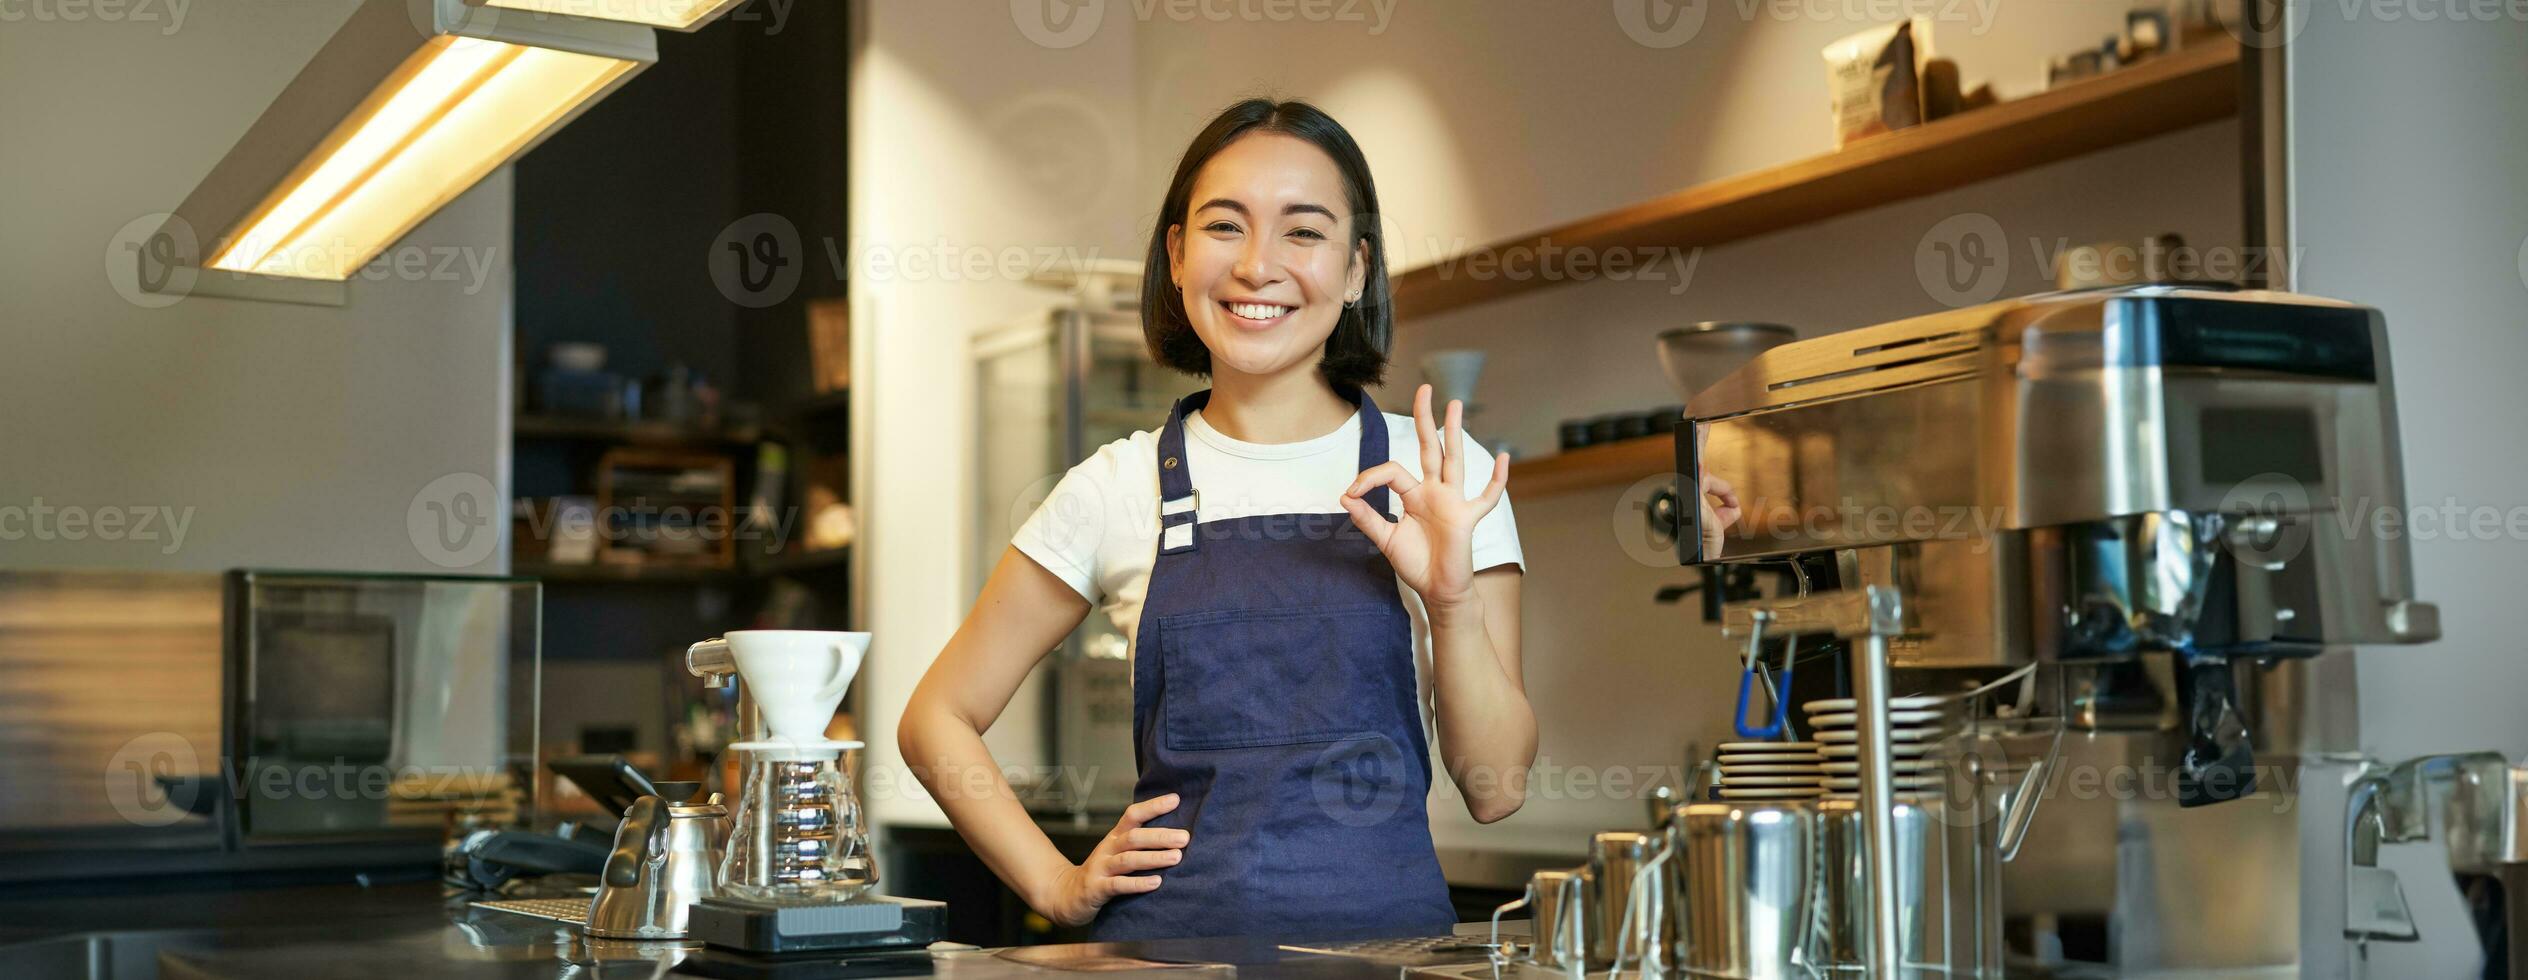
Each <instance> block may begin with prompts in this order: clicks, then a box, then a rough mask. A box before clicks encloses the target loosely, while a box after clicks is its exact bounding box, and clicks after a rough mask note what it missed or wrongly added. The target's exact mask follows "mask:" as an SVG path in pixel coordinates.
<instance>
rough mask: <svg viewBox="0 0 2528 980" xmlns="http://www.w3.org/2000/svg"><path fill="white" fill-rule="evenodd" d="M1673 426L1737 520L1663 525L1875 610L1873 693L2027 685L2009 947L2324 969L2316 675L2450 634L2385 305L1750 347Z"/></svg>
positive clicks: (2323, 682)
mask: <svg viewBox="0 0 2528 980" xmlns="http://www.w3.org/2000/svg"><path fill="white" fill-rule="evenodd" d="M1687 415H1688V416H1689V420H1690V423H1691V424H1690V425H1688V426H1685V427H1682V428H1680V429H1679V430H1678V439H1677V457H1678V471H1679V472H1680V473H1681V474H1684V479H1685V481H1686V482H1685V483H1683V484H1682V485H1683V486H1696V485H1698V483H1697V482H1696V481H1701V482H1700V483H1699V485H1701V486H1703V487H1704V488H1705V489H1706V490H1712V489H1717V487H1716V484H1717V483H1725V484H1726V485H1727V486H1728V487H1730V488H1732V489H1734V491H1735V494H1736V496H1737V498H1738V501H1739V503H1740V507H1741V513H1740V515H1739V517H1738V519H1737V520H1736V522H1735V523H1734V525H1733V526H1731V527H1729V528H1728V529H1727V531H1726V533H1725V534H1724V535H1723V536H1722V538H1721V542H1722V543H1721V545H1720V548H1719V549H1718V553H1712V554H1706V553H1704V546H1703V543H1702V541H1703V536H1702V534H1700V533H1698V532H1699V531H1700V528H1699V526H1697V525H1698V524H1699V521H1700V516H1699V515H1698V514H1697V513H1696V510H1697V508H1693V507H1682V508H1679V510H1680V511H1682V512H1683V515H1684V516H1683V522H1684V523H1685V524H1686V526H1685V527H1684V528H1683V529H1682V531H1681V533H1679V534H1678V541H1679V549H1680V552H1681V557H1682V558H1683V559H1684V560H1685V561H1686V562H1688V563H1695V564H1712V563H1753V564H1770V563H1789V564H1791V565H1792V566H1793V567H1794V569H1795V571H1796V579H1797V581H1798V582H1800V583H1801V587H1802V588H1803V589H1816V590H1818V591H1820V592H1831V591H1842V592H1848V593H1856V594H1868V595H1872V596H1893V597H1896V598H1897V599H1898V600H1899V601H1898V602H1896V603H1893V604H1892V605H1900V606H1901V613H1900V614H1898V616H1897V619H1896V624H1895V625H1894V627H1893V628H1891V629H1888V630H1884V631H1883V632H1888V633H1892V635H1888V636H1885V637H1884V641H1883V642H1884V654H1883V658H1884V661H1885V664H1886V665H1887V666H1888V667H1890V668H1892V669H1893V670H1894V672H1895V676H1896V677H1897V678H1898V680H1897V689H1895V690H1893V691H1892V692H1885V691H1882V692H1880V693H1882V694H1885V693H1893V694H1900V695H1901V694H1909V693H1917V692H1923V691H1938V690H1947V691H1955V690H1958V689H1960V688H1964V687H1972V686H1974V685H1975V684H1976V683H1977V682H1978V681H1980V680H1983V679H1988V678H1990V677H1991V676H1993V675H1995V674H1997V673H2001V672H2002V669H2008V668H2014V667H2019V666H2023V665H2027V664H2030V663H2034V664H2037V665H2038V669H2037V672H2036V675H2035V676H2036V678H2037V679H2038V680H2037V683H2039V684H2041V685H2043V686H2044V687H2045V689H2046V690H2048V691H2049V692H2050V693H2051V694H2052V695H2053V696H2052V697H2051V699H2050V700H2045V699H2040V700H2044V701H2045V704H2046V706H2045V707H2043V708H2041V709H2040V710H2042V711H2045V712H2046V713H2050V714H2056V715H2059V716H2060V718H2059V722H2060V724H2061V727H2062V730H2064V731H2065V732H2066V733H2067V734H2066V737H2064V738H2063V739H2062V740H2061V746H2062V749H2061V751H2062V757H2061V759H2060V761H2059V764H2058V766H2057V768H2056V770H2055V771H2054V772H2053V773H2051V774H2049V778H2047V780H2046V784H2047V785H2046V787H2045V791H2044V794H2043V796H2042V797H2041V799H2042V803H2041V804H2040V805H2039V806H2038V808H2037V810H2036V812H2035V814H2034V819H2033V823H2032V825H2031V826H2030V828H2029V829H2028V831H2027V836H2026V843H2027V847H2026V849H2025V851H2026V855H2027V857H2026V859H2024V860H2021V861H2018V862H2014V863H2013V864H2012V865H2011V866H2010V870H2009V873H2008V874H2006V875H2005V879H2004V887H2003V896H2004V897H2003V903H2004V908H2005V911H2006V915H2007V916H2008V919H2009V921H2010V929H2011V934H2012V935H2013V936H2014V944H2015V945H2016V946H2018V947H2019V948H2016V949H2014V950H2013V954H2014V957H2016V956H2034V957H2036V958H2037V959H2038V960H2040V961H2053V962H2058V963H2059V962H2064V961H2071V962H2089V963H2102V964H2105V965H2108V966H2111V967H2113V968H2115V969H2117V970H2119V971H2125V972H2143V971H2152V970H2163V969H2219V970H2223V971H2245V970H2257V969H2274V970H2292V971H2299V972H2302V973H2303V974H2305V975H2326V974H2331V973H2336V972H2340V970H2341V966H2342V964H2343V962H2344V958H2345V956H2346V952H2345V950H2346V946H2345V943H2344V942H2343V940H2342V938H2341V935H2342V933H2341V930H2340V929H2339V928H2337V925H2338V921H2337V920H2338V919H2339V918H2340V909H2341V903H2340V901H2339V900H2338V899H2334V898H2330V897H2329V896H2340V895H2341V893H2342V878H2343V869H2344V855H2343V853H2342V852H2343V840H2344V837H2343V829H2342V828H2343V824H2342V819H2341V816H2342V813H2343V805H2342V801H2343V798H2344V797H2343V794H2344V788H2345V787H2346V786H2348V785H2350V784H2351V783H2352V781H2353V777H2354V775H2355V774H2356V773H2357V771H2358V762H2357V760H2356V754H2357V749H2358V746H2357V744H2356V742H2355V740H2354V736H2355V734H2356V732H2355V726H2356V725H2357V714H2356V705H2355V703H2354V702H2353V700H2352V699H2351V695H2350V685H2349V684H2348V683H2345V682H2344V681H2345V679H2346V678H2348V676H2349V671H2348V661H2347V659H2346V658H2343V657H2320V656H2318V655H2319V654H2321V653H2323V652H2325V651H2328V650H2332V649H2336V648H2341V647H2345V646H2350V645H2355V644H2362V645H2367V644H2403V643H2417V642H2424V641H2428V640H2431V639H2434V638H2436V636H2437V634H2438V624H2437V619H2436V616H2435V613H2434V609H2433V607H2432V606H2431V605H2429V604H2427V603H2422V602H2418V601H2416V600H2415V599H2414V597H2413V585H2412V572H2411V569H2410V567H2409V557H2408V553H2407V549H2406V545H2405V543H2404V542H2403V540H2402V539H2401V538H2398V537H2396V536H2395V535H2394V533H2393V528H2391V529H2390V530H2389V532H2388V533H2386V534H2383V533H2382V527H2381V525H2382V523H2383V522H2382V521H2380V520H2379V517H2380V515H2381V514H2392V515H2395V516H2397V517H2402V516H2403V514H2404V509H2403V505H2404V480H2403V475H2402V470H2401V466H2400V463H2399V459H2400V454H2399V451H2398V440H2397V423H2396V406H2395V397H2394V392H2393V389H2392V388H2391V386H2390V383H2389V369H2388V348H2387V335H2386V332H2385V327H2384V323H2383V321H2382V319H2381V317H2380V315H2379V314H2378V312H2377V311H2375V310H2370V309H2367V308H2363V307H2359V306H2354V305H2349V304H2344V303H2339V302H2334V301H2329V300H2322V299H2316V298H2311V297H2305V296H2297V295H2291V294H2284V293H2273V292H2253V291H2236V290H2225V289H2215V288H2198V287H2174V286H2138V287H2118V288H2111V289H2102V290H2091V291H2080V292H2069V293H2056V294H2047V295H2041V296H2035V297H2030V298H2026V299H2020V300H2013V301H2007V302H2001V303H1994V304H1988V305H1984V306H1978V307H1972V308H1968V309H1962V310H1955V311H1951V312H1946V313H1939V314H1934V315H1930V316H1924V317H1918V318H1914V319H1910V320H1902V321H1898V322H1894V323H1888V324H1884V325H1880V326H1875V327H1868V328H1863V329H1858V330H1852V331H1847V332H1843V333H1836V334H1831V335H1827V336H1823V337H1819V338H1815V339H1810V340H1806V341H1801V342H1798V343H1793V344H1789V345H1785V346H1782V347H1778V348H1775V349H1772V350H1769V351H1766V352H1764V353H1761V354H1759V355H1757V356H1756V357H1755V358H1754V359H1752V360H1751V361H1749V362H1748V363H1747V364H1746V365H1745V366H1744V367H1742V368H1740V369H1739V370H1738V371H1736V372H1735V373H1733V374H1731V375H1730V376H1729V377H1728V378H1726V379H1724V380H1723V381H1721V382H1720V383H1719V384H1717V385H1714V386H1713V387H1711V388H1709V389H1707V390H1705V391H1703V392H1701V393H1700V394H1698V395H1696V396H1695V398H1694V399H1693V400H1692V402H1691V403H1690V404H1689V405H1688V407H1687ZM1787 580H1789V578H1788V577H1786V581H1787ZM1856 662H1857V661H1856ZM1856 669H1857V668H1856ZM2330 678H2331V681H2330ZM1855 683H1856V685H1859V686H1863V687H1866V686H1868V679H1867V678H1861V677H1856V678H1855ZM1909 688H1910V689H1909ZM1861 693H1863V695H1864V696H1865V697H1866V696H1867V695H1868V692H1867V691H1863V692H1861ZM2286 895H2299V896H2302V899H2303V900H2302V901H2301V902H2298V903H2294V902H2290V901H2288V900H2279V901H2278V900H2277V897H2278V896H2286ZM2329 910H2332V911H2329ZM2329 916H2334V917H2333V918H2330V917H2329Z"/></svg>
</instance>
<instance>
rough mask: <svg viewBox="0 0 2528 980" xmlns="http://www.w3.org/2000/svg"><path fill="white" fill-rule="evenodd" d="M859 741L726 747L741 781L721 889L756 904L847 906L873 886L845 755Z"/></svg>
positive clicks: (873, 869)
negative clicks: (736, 760)
mask: <svg viewBox="0 0 2528 980" xmlns="http://www.w3.org/2000/svg"><path fill="white" fill-rule="evenodd" d="M860 747H861V743H859V742H835V741H825V740H816V741H808V742H790V741H786V740H774V741H765V742H741V743H739V744H737V745H733V746H730V748H731V749H733V750H736V751H739V752H742V753H744V755H743V756H741V758H742V759H743V760H744V763H745V771H746V777H745V780H744V782H743V783H742V784H741V785H740V788H739V790H738V797H737V817H736V820H735V823H734V826H733V828H732V830H731V833H730V835H729V844H728V853H727V856H726V858H725V859H724V860H723V862H722V864H721V866H720V881H721V886H722V888H723V889H724V890H725V891H726V892H727V893H728V894H730V895H732V896H735V897H738V898H745V899H752V900H755V901H761V902H779V903H809V902H840V901H845V900H848V899H850V898H852V897H854V896H857V895H859V894H860V893H861V892H863V891H866V890H868V888H869V886H871V885H874V884H877V881H878V866H877V863H876V862H875V861H873V860H871V859H870V855H869V834H868V824H867V823H866V821H864V820H863V818H862V815H861V811H860V798H859V797H858V796H857V795H856V794H854V793H853V792H852V780H851V769H850V766H849V765H848V764H847V762H846V761H845V760H846V755H845V753H847V752H849V751H851V750H855V749H858V748H860Z"/></svg>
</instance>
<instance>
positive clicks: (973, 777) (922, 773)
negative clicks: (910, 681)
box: [897, 700, 1071, 911]
mask: <svg viewBox="0 0 2528 980" xmlns="http://www.w3.org/2000/svg"><path fill="white" fill-rule="evenodd" d="M897 739H898V740H899V742H900V744H901V745H902V747H903V750H904V761H905V763H906V764H907V765H909V766H911V767H912V769H913V776H914V778H916V779H919V780H921V782H922V785H923V786H924V787H926V788H928V789H929V790H930V795H931V796H932V797H933V798H934V799H937V800H938V801H939V807H940V809H942V810H945V811H947V813H948V819H949V821H950V822H952V823H954V824H955V825H956V827H957V833H958V834H959V835H961V836H963V837H964V838H965V840H966V846H968V847H971V848H973V849H974V853H975V856H977V857H980V858H982V859H983V863H984V865H985V866H987V867H990V868H991V869H992V873H993V874H995V875H998V876H1000V879H1001V881H1002V882H1003V883H1004V884H1007V885H1008V886H1009V887H1010V890H1011V891H1014V892H1016V893H1018V897H1019V899H1020V900H1022V901H1025V902H1026V903H1027V904H1028V907H1030V908H1034V909H1037V910H1038V911H1043V909H1044V904H1043V902H1042V897H1041V896H1042V895H1043V893H1044V891H1045V889H1046V888H1048V887H1049V886H1051V885H1052V883H1053V882H1054V880H1055V879H1056V878H1057V877H1058V876H1059V875H1060V874H1061V873H1062V872H1063V871H1064V870H1066V869H1068V868H1070V867H1071V861H1070V859H1068V858H1065V857H1063V856H1062V852H1061V851H1060V850H1058V849H1056V848H1055V847H1054V846H1053V839H1052V838H1050V837H1047V836H1045V832H1044V829H1043V828H1041V827H1038V826H1036V821H1035V818H1034V817H1032V816H1030V815H1028V813H1027V808H1026V807H1025V806H1024V805H1022V804H1020V803H1019V802H1018V795H1017V794H1016V793H1014V792H1012V791H1011V790H1010V787H1009V781H1008V780H1007V779H1005V778H1003V777H1002V776H1001V768H1000V765H999V764H998V763H995V762H994V761H993V760H992V750H991V749H990V748H989V747H987V746H985V745H984V744H983V735H982V733H981V732H979V731H977V730H976V729H975V727H974V726H973V725H972V724H971V723H968V722H966V721H965V720H963V719H960V718H958V717H957V716H956V715H955V713H954V712H951V711H948V710H945V709H944V708H942V707H939V706H936V705H924V704H921V703H919V702H918V700H917V701H916V703H914V704H910V705H907V706H906V711H905V715H904V719H903V721H902V723H901V725H900V726H899V727H898V729H897Z"/></svg>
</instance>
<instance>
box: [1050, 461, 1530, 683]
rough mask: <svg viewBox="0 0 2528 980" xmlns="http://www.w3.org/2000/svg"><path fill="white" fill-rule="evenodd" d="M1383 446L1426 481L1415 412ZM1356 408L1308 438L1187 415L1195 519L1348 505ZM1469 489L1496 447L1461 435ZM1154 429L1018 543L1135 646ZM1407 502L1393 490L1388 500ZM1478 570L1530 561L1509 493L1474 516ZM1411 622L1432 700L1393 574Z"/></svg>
mask: <svg viewBox="0 0 2528 980" xmlns="http://www.w3.org/2000/svg"><path fill="white" fill-rule="evenodd" d="M1386 420H1387V455H1388V456H1389V457H1390V458H1393V459H1394V460H1395V461H1396V462H1398V463H1401V464H1403V465H1404V468H1405V469H1406V470H1407V471H1408V472H1411V473H1412V474H1413V475H1414V478H1415V479H1420V478H1421V475H1422V453H1421V443H1420V442H1419V441H1418V437H1417V436H1416V435H1415V434H1414V431H1413V417H1412V416H1409V415H1395V414H1388V415H1386ZM1360 427H1361V424H1360V415H1359V414H1358V413H1354V414H1353V415H1352V417H1351V418H1350V419H1349V420H1347V421H1345V422H1344V423H1343V426H1342V427H1341V428H1338V429H1336V430H1334V431H1333V432H1329V433H1327V434H1325V435H1322V436H1318V437H1316V438H1314V439H1309V440H1307V441H1305V442H1290V443H1274V444H1266V443H1255V442H1241V441H1239V440H1236V439H1232V438H1229V437H1228V436H1226V435H1223V434H1221V432H1220V430H1218V429H1214V428H1212V427H1211V424H1210V423H1209V422H1206V421H1204V420H1203V415H1202V413H1201V412H1200V411H1197V412H1195V413H1194V414H1192V415H1190V416H1187V417H1186V419H1185V465H1186V466H1188V467H1190V468H1191V469H1192V470H1193V476H1194V490H1195V491H1196V493H1197V494H1199V495H1200V503H1201V510H1200V511H1199V512H1197V513H1196V515H1195V521H1196V522H1197V523H1202V524H1208V523H1211V522H1213V521H1224V520H1231V519H1235V518H1240V517H1253V516H1261V515H1270V514H1341V513H1343V504H1342V502H1341V498H1342V496H1343V491H1344V490H1345V489H1346V488H1348V487H1350V486H1351V485H1352V479H1353V478H1354V477H1357V476H1359V475H1360V471H1361V466H1360ZM1464 442H1465V446H1464V449H1463V451H1464V452H1465V460H1466V479H1465V486H1466V496H1467V497H1468V498H1472V497H1474V496H1476V495H1478V494H1480V493H1482V492H1483V488H1484V485H1485V484H1486V483H1487V482H1489V481H1490V480H1491V479H1492V467H1493V462H1494V461H1493V458H1492V455H1491V453H1489V452H1487V451H1485V450H1484V448H1483V447H1482V446H1481V445H1479V444H1477V443H1476V442H1475V438H1474V437H1473V436H1472V435H1466V436H1465V437H1464ZM1158 445H1159V433H1158V431H1157V430H1146V431H1142V432H1135V433H1133V434H1132V435H1130V436H1127V437H1125V438H1122V439H1117V440H1115V441H1114V442H1110V443H1107V444H1106V445H1105V446H1103V447H1101V448H1099V449H1098V451H1097V454H1096V455H1094V456H1091V457H1089V458H1088V459H1087V460H1085V461H1083V462H1081V463H1080V465H1078V466H1074V467H1071V471H1070V472H1069V473H1067V474H1064V475H1063V477H1062V481H1061V482H1060V483H1058V484H1056V485H1055V486H1054V488H1053V494H1052V495H1051V496H1049V497H1046V498H1045V502H1044V503H1043V504H1041V505H1039V506H1038V507H1037V508H1036V512H1035V513H1034V514H1032V515H1030V516H1029V517H1028V518H1027V523H1025V524H1023V525H1020V526H1019V529H1018V533H1017V534H1016V535H1015V536H1014V537H1012V539H1011V541H1010V544H1011V546H1013V547H1015V548H1017V549H1018V551H1019V553H1020V554H1023V555H1026V556H1027V557H1029V558H1032V559H1035V562H1036V564H1038V565H1042V566H1044V568H1045V570H1046V571H1049V572H1052V573H1053V574H1054V576H1055V577H1057V578H1060V579H1061V580H1062V581H1063V582H1064V583H1066V584H1068V585H1070V586H1071V588H1072V589H1073V590H1074V591H1077V592H1078V593H1079V594H1080V596H1081V597H1082V598H1085V599H1087V600H1088V601H1089V604H1090V605H1091V606H1094V607H1096V608H1098V609H1100V610H1103V611H1104V612H1105V613H1106V615H1107V617H1108V618H1109V619H1111V620H1112V621H1113V622H1114V624H1115V628H1116V629H1117V630H1119V631H1121V632H1122V633H1123V635H1124V638H1125V639H1126V640H1127V641H1130V642H1131V644H1132V645H1133V646H1134V647H1135V648H1138V646H1139V644H1140V633H1141V605H1142V600H1143V597H1144V596H1146V595H1148V594H1149V589H1150V569H1151V566H1152V564H1153V563H1154V562H1155V561H1156V560H1157V558H1158V550H1159V453H1158ZM1402 503H1403V502H1402V501H1401V500H1400V499H1398V496H1397V495H1396V494H1395V493H1394V492H1392V489H1391V491H1390V492H1389V493H1388V495H1387V509H1388V511H1389V512H1390V513H1395V512H1398V511H1399V509H1400V508H1401V507H1402ZM1474 549H1475V561H1474V565H1475V570H1476V571H1479V572H1480V571H1483V570H1485V569H1488V568H1494V567H1497V566H1501V565H1515V566H1518V567H1519V568H1521V569H1522V570H1524V569H1525V568H1526V561H1525V559H1524V557H1523V556H1522V555H1521V554H1520V551H1519V532H1518V527H1517V525H1516V523H1515V522H1514V521H1513V520H1512V518H1511V516H1510V498H1509V496H1508V495H1507V494H1504V495H1503V496H1502V498H1501V504H1500V506H1498V507H1494V508H1493V509H1492V513H1490V514H1486V515H1484V517H1483V519H1482V520H1480V521H1478V522H1476V524H1475V536H1474ZM1396 591H1397V593H1398V594H1399V595H1400V596H1401V597H1402V599H1403V602H1404V607H1405V611H1406V612H1407V613H1408V614H1410V615H1411V616H1412V619H1413V650H1414V654H1413V661H1414V673H1415V676H1416V677H1417V678H1418V680H1419V684H1420V690H1421V701H1422V703H1423V704H1424V705H1425V706H1426V708H1427V706H1428V705H1429V704H1430V675H1431V671H1430V663H1431V636H1430V625H1429V623H1428V621H1427V618H1426V617H1425V616H1424V615H1423V612H1422V597H1421V596H1419V595H1416V594H1414V591H1413V590H1412V589H1411V588H1410V587H1407V586H1406V585H1405V584H1404V583H1403V582H1402V581H1399V582H1397V583H1396Z"/></svg>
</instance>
